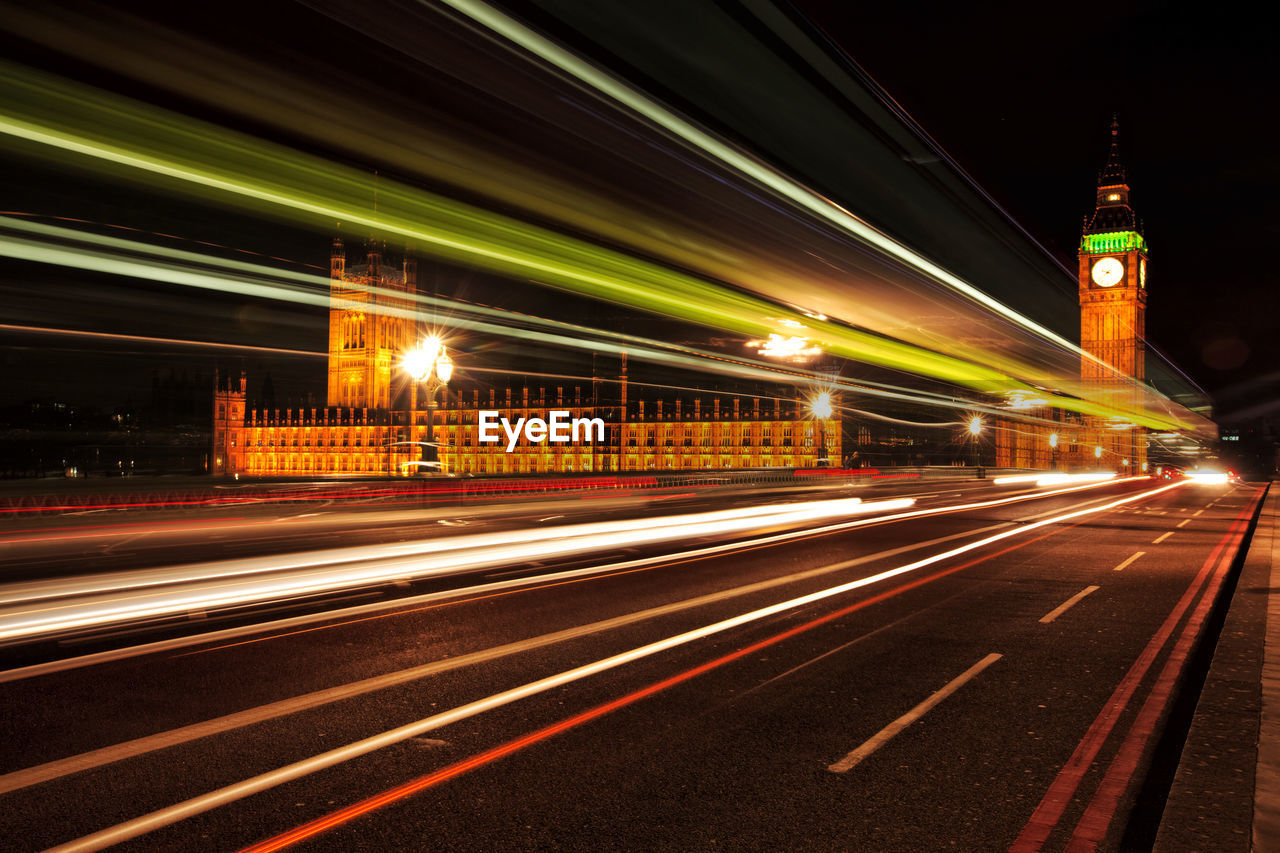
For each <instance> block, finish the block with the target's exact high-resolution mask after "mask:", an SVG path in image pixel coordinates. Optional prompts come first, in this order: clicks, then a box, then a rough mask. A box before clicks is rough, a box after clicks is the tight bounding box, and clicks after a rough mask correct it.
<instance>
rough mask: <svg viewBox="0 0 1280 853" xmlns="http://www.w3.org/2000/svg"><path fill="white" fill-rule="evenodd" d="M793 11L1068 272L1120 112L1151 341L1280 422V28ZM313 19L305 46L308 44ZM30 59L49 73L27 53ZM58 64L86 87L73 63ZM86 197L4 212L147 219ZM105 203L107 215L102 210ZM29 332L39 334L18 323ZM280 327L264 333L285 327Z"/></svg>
mask: <svg viewBox="0 0 1280 853" xmlns="http://www.w3.org/2000/svg"><path fill="white" fill-rule="evenodd" d="M512 5H513V6H518V5H519V4H512ZM730 5H732V4H730ZM131 8H134V10H135V11H139V10H141V9H143V8H144V7H143V6H138V7H131ZM793 8H795V9H798V10H799V11H800V13H802V14H803V15H804V16H806V17H807V18H808V20H809V21H810V22H811V23H812V24H813V25H814V26H816V27H817V28H819V29H820V30H821V31H822V32H825V33H826V35H827V36H829V38H830V39H831V40H832V41H833V42H834V43H835V44H837V45H839V46H840V47H841V48H843V49H844V50H845V51H846V52H847V53H848V54H849V55H850V56H851V57H852V58H853V59H854V60H855V61H856V62H857V63H858V64H859V65H861V67H862V68H864V69H865V70H866V71H867V72H869V73H870V75H871V76H872V77H873V78H874V79H875V80H877V81H878V82H879V83H880V84H881V85H882V86H883V87H885V89H886V90H887V91H888V92H889V93H890V94H891V95H892V97H894V98H895V99H896V100H897V101H898V102H899V103H900V104H901V105H902V106H903V107H905V108H906V110H907V111H908V112H909V113H910V114H911V115H912V117H913V118H914V119H915V120H916V122H918V123H919V124H920V125H921V126H922V127H923V128H924V129H925V130H926V131H928V132H929V133H930V134H932V135H933V136H934V138H935V139H936V140H937V141H938V142H939V143H940V144H941V145H942V147H943V148H944V149H946V151H947V152H948V153H949V154H950V155H951V156H952V157H953V158H954V160H955V161H956V162H958V163H959V164H960V165H961V166H962V167H963V168H964V169H966V170H967V171H968V172H969V173H970V174H971V175H972V176H973V177H974V178H975V179H976V180H977V182H978V183H979V184H981V185H982V187H983V188H984V189H985V190H986V191H987V192H989V193H990V194H991V195H992V196H993V197H994V198H996V199H997V200H998V201H999V202H1000V203H1001V204H1002V205H1003V206H1004V208H1005V209H1006V210H1007V211H1008V212H1009V213H1010V214H1011V215H1012V216H1013V217H1014V218H1015V219H1017V220H1018V221H1019V222H1020V223H1021V224H1022V225H1024V226H1025V227H1026V228H1027V229H1028V230H1029V231H1030V233H1031V234H1032V235H1033V236H1035V237H1036V238H1037V239H1038V240H1039V241H1040V242H1042V243H1043V244H1044V245H1046V246H1047V247H1048V248H1049V249H1050V250H1051V251H1053V252H1054V253H1055V254H1056V255H1057V256H1058V258H1059V259H1060V260H1062V261H1063V262H1064V263H1066V264H1067V265H1068V267H1070V268H1074V266H1075V249H1076V246H1077V243H1078V239H1079V231H1080V221H1081V217H1082V216H1084V215H1085V214H1087V213H1089V212H1090V210H1091V207H1092V202H1093V187H1094V185H1095V183H1096V172H1097V169H1098V168H1099V167H1100V166H1101V165H1102V162H1103V160H1104V158H1105V154H1106V145H1107V141H1108V137H1107V125H1108V123H1109V121H1110V117H1111V114H1112V113H1113V112H1115V113H1118V114H1119V118H1120V123H1121V150H1122V155H1123V158H1124V160H1125V163H1126V165H1127V166H1128V168H1129V175H1130V182H1131V184H1132V186H1133V193H1134V205H1135V208H1136V210H1137V212H1138V214H1139V216H1140V217H1141V218H1142V219H1143V220H1144V221H1145V233H1146V236H1147V239H1148V241H1149V244H1150V246H1151V278H1150V286H1149V292H1150V294H1151V302H1150V306H1149V311H1148V337H1149V339H1150V341H1151V342H1152V343H1153V344H1154V345H1155V346H1156V347H1158V348H1159V349H1161V350H1163V351H1164V352H1166V353H1167V354H1168V355H1169V356H1170V357H1171V359H1172V360H1173V361H1174V362H1175V363H1177V364H1178V365H1180V366H1181V367H1182V368H1183V369H1185V370H1186V371H1187V372H1188V373H1189V374H1190V375H1191V376H1192V377H1193V378H1194V379H1195V380H1196V381H1198V382H1199V383H1200V384H1202V385H1203V386H1204V387H1205V388H1206V389H1208V390H1210V391H1211V392H1214V393H1215V396H1216V397H1217V398H1218V402H1219V407H1218V408H1219V413H1220V414H1230V413H1231V412H1233V411H1240V410H1242V409H1245V410H1248V409H1253V408H1257V407H1259V406H1261V407H1262V408H1264V409H1265V408H1267V407H1268V406H1280V341H1277V340H1276V338H1277V336H1276V334H1275V332H1274V329H1275V317H1276V316H1277V308H1278V307H1280V306H1278V305H1277V302H1278V301H1280V299H1278V297H1277V296H1276V292H1277V281H1276V274H1275V272H1274V271H1273V269H1272V267H1271V266H1270V264H1269V263H1268V258H1267V247H1268V246H1269V245H1270V244H1271V243H1272V242H1273V238H1274V237H1275V235H1276V233H1277V231H1278V230H1280V215H1278V212H1277V206H1276V202H1275V201H1274V197H1275V189H1276V186H1277V183H1280V158H1278V156H1277V154H1276V153H1275V138H1276V136H1275V133H1273V130H1275V128H1274V127H1273V126H1274V125H1275V124H1276V122H1275V119H1274V118H1273V108H1272V101H1273V100H1274V94H1275V92H1276V88H1277V86H1276V84H1277V82H1280V81H1278V80H1277V69H1276V63H1275V61H1274V59H1272V50H1271V46H1270V44H1269V43H1268V32H1269V31H1268V30H1267V29H1266V28H1265V27H1263V26H1261V24H1260V23H1251V22H1250V21H1248V20H1247V19H1241V18H1240V17H1238V16H1234V17H1233V16H1227V15H1209V14H1206V13H1205V9H1204V7H1196V6H1185V5H1182V4H1145V5H1143V4H1123V3H1107V4H1102V3H1098V4H1083V5H1082V4H1075V5H1070V6H1068V5H1057V4H1055V6H1054V10H1053V13H1052V14H1049V13H1046V12H1043V11H1040V8H1041V7H1040V6H1039V5H1029V4H1024V3H1000V4H983V5H981V6H980V7H977V6H975V5H974V4H963V5H962V4H919V3H916V4H904V3H879V4H874V5H871V4H852V3H848V2H844V0H794V4H793ZM157 9H158V10H161V11H163V14H161V13H160V11H157V12H156V15H155V16H156V17H159V18H161V19H166V22H167V23H170V24H171V25H175V26H179V27H180V28H182V29H186V30H187V31H189V32H192V33H198V34H200V36H201V37H205V38H209V39H211V40H213V41H215V42H223V43H231V44H235V45H238V46H240V47H241V48H242V49H245V50H248V49H249V48H251V47H253V46H254V45H258V46H259V47H261V48H262V55H264V56H271V57H272V58H273V59H284V60H290V59H292V61H295V62H298V63H305V62H312V61H317V60H315V48H316V47H317V45H321V46H323V47H324V48H325V49H323V50H321V51H319V55H321V56H325V57H328V56H342V57H343V59H344V63H347V64H349V63H350V62H351V61H354V60H353V59H352V57H351V56H350V54H349V53H344V51H342V50H331V49H330V48H332V47H333V45H335V44H345V45H346V46H347V49H348V50H350V48H351V47H352V45H353V44H354V42H352V41H351V39H350V35H349V34H348V33H346V32H344V31H343V30H342V29H341V28H340V27H337V25H336V24H333V23H332V22H330V21H327V20H325V19H324V18H323V17H322V16H320V15H317V14H316V13H315V12H311V11H308V10H306V9H305V8H303V7H301V6H297V5H294V4H286V3H280V4H275V3H267V4H266V5H265V6H264V7H263V9H262V12H263V14H262V15H261V16H259V18H258V19H259V20H260V21H261V22H263V26H262V27H260V28H251V29H248V30H246V29H244V27H243V26H242V25H241V23H240V20H241V19H240V18H237V17H236V16H228V15H225V14H223V13H222V12H221V11H219V10H217V9H215V8H213V7H210V8H209V9H207V10H203V11H202V12H201V11H200V10H195V11H191V10H188V11H190V13H191V14H192V15H195V16H196V18H199V20H185V18H186V17H187V15H188V12H182V13H181V15H180V17H182V18H184V20H180V21H179V20H173V16H174V15H178V14H179V13H178V12H175V11H174V7H167V8H166V7H157ZM1028 9H1033V10H1035V11H1033V12H1030V13H1029V12H1028ZM139 13H140V14H148V13H145V12H139ZM304 18H305V19H306V21H307V26H306V27H305V28H304V29H305V32H304V31H301V30H299V28H298V27H297V26H295V24H296V23H297V22H298V21H299V20H301V19H304ZM246 46H248V47H246ZM8 47H9V48H10V49H13V48H14V44H13V43H10V44H9V45H8ZM371 55H372V56H374V57H375V58H376V59H377V60H378V61H377V62H375V63H374V66H378V64H379V63H382V62H391V60H392V57H389V56H382V55H381V54H378V53H376V52H375V53H374V54H371ZM16 58H18V59H20V60H23V61H33V60H40V59H45V60H49V57H42V56H40V55H39V54H38V52H37V53H36V54H32V53H31V52H30V51H29V50H25V49H24V50H22V51H18V56H17V57H16ZM368 59H369V57H368V56H366V55H365V54H363V53H362V54H361V58H360V62H359V65H358V67H359V70H360V72H361V73H362V74H365V75H372V76H374V77H389V78H390V77H395V76H396V74H399V71H398V70H396V72H395V74H392V73H391V72H387V73H385V74H384V73H382V72H381V71H380V70H379V68H378V67H371V66H370V65H369V64H368V62H367V61H366V60H368ZM36 64H45V63H43V62H39V61H37V62H36ZM48 64H54V63H53V62H52V60H50V61H49V62H48ZM392 64H394V63H392ZM56 65H57V67H58V70H59V71H60V72H61V73H71V74H72V75H73V76H76V72H77V69H75V68H74V67H68V66H67V63H66V62H65V58H59V59H58V61H57V63H56ZM344 67H345V66H344ZM348 70H350V71H352V72H353V73H354V70H355V69H353V68H349V69H348ZM79 76H82V77H84V78H86V79H92V80H93V82H95V83H96V84H108V83H114V84H116V85H117V86H119V85H120V83H121V81H118V80H111V79H103V78H102V77H101V74H100V72H98V71H97V70H96V69H90V68H85V69H79ZM348 82H349V81H348ZM123 88H124V89H125V91H130V90H129V87H123ZM131 93H133V92H131ZM134 94H143V93H134ZM145 94H147V95H155V94H156V93H153V92H151V93H145ZM159 100H161V102H162V103H163V102H164V99H163V98H161V99H159ZM188 106H189V105H188ZM209 117H211V118H215V120H216V118H217V116H209ZM286 141H287V140H286ZM27 167H28V168H30V164H27ZM87 186H93V182H90V181H86V180H85V179H84V177H83V176H72V175H68V176H55V177H54V178H53V179H51V178H50V176H48V175H41V176H40V177H39V179H38V180H32V181H28V182H25V183H21V184H20V185H18V186H16V187H14V186H11V187H10V190H11V192H10V193H9V202H8V205H9V206H10V208H11V209H20V210H36V209H39V210H42V211H44V212H46V213H52V212H57V211H63V212H67V211H71V210H72V209H74V212H75V213H76V214H77V215H86V216H89V217H90V218H94V219H99V218H100V219H103V220H108V219H109V217H110V215H111V211H112V210H113V209H114V210H119V209H136V210H142V209H145V208H147V207H148V204H143V203H139V204H130V203H129V200H128V192H127V191H126V192H125V193H124V195H121V194H120V190H118V189H116V190H113V191H111V192H109V193H108V192H104V191H102V188H101V187H96V188H95V189H94V191H92V192H86V189H85V188H86V187H87ZM73 196H78V198H76V199H73V198H72V197H73ZM64 202H65V203H64ZM98 203H101V205H102V206H103V207H104V211H103V212H96V211H95V209H93V205H94V204H98ZM86 205H88V208H86ZM149 205H150V208H151V209H152V211H153V212H154V213H155V215H156V216H158V217H160V219H161V220H162V222H163V226H164V228H165V230H172V231H175V232H176V233H181V234H195V233H199V234H200V236H201V237H202V238H204V239H212V240H214V241H225V242H227V243H228V244H231V245H235V246H237V247H240V248H249V249H253V250H257V251H263V252H268V253H271V254H277V255H280V254H282V255H284V256H285V257H293V258H298V259H302V260H306V261H307V262H309V263H314V262H316V261H317V260H318V261H319V262H320V263H323V256H322V254H320V253H314V255H313V252H314V249H315V247H314V245H313V243H314V235H308V234H303V233H301V232H295V231H291V230H290V229H287V228H283V227H273V228H271V229H269V231H268V230H257V231H254V232H253V233H248V234H246V233H236V229H235V228H230V227H228V228H227V229H226V233H223V232H222V231H219V230H217V228H219V227H222V226H226V225H227V224H228V223H229V222H231V221H232V220H225V221H224V220H222V219H220V218H219V217H203V216H202V217H200V218H199V221H196V220H195V219H194V218H193V219H192V221H185V220H184V219H183V214H182V210H183V208H182V206H181V205H173V206H169V205H164V204H161V205H160V206H159V207H157V206H156V204H155V201H154V200H152V201H151V202H149ZM202 223H203V224H202ZM130 224H134V225H137V226H141V227H144V228H146V227H154V228H159V227H160V226H159V225H157V224H155V223H152V222H145V221H132V220H131V223H130ZM211 226H216V227H215V228H214V231H213V232H210V231H209V229H210V227H211ZM202 229H203V230H202ZM24 286H25V285H24ZM10 307H11V308H14V309H16V308H17V307H18V306H12V305H11V306H10ZM71 310H72V312H74V306H71ZM84 310H86V311H88V310H90V308H89V306H87V305H86V306H85V308H84ZM10 313H13V312H12V311H11V312H10ZM33 316H34V315H33ZM14 319H16V320H17V321H22V322H26V321H27V320H28V319H29V318H27V317H24V316H21V315H20V312H19V314H16V315H14ZM278 319H279V318H275V319H271V320H270V321H268V320H263V322H266V323H267V324H268V325H271V326H272V327H273V328H277V327H279V323H278V322H277V320H278ZM68 320H69V321H71V320H74V317H70V318H68ZM234 320H235V322H237V323H240V322H242V321H244V318H243V317H240V316H238V315H237V316H236V317H235V318H234ZM321 320H322V318H321ZM86 322H87V321H86ZM73 325H74V324H73ZM81 325H83V324H81ZM205 331H207V332H209V334H207V335H206V337H208V338H210V339H231V338H232V337H233V335H232V331H234V330H231V329H228V330H227V334H226V335H225V336H224V335H222V334H218V332H219V331H220V330H218V329H214V328H210V329H208V330H205ZM312 331H314V330H312ZM301 339H302V338H301V337H300V338H299V340H301ZM288 343H289V344H291V345H299V344H298V343H297V342H296V341H292V340H291V341H289V342H288ZM26 352H28V353H33V352H35V351H34V350H28V351H26ZM142 357H143V358H144V359H145V358H147V357H148V356H147V355H146V354H144V355H143V356H142ZM6 358H7V359H8V360H7V361H6V364H5V366H6V367H7V368H8V369H9V370H8V371H7V372H14V368H15V367H20V368H22V370H19V371H17V372H19V373H21V372H23V371H25V370H28V369H30V367H31V364H32V363H34V362H35V361H37V360H38V359H36V358H35V357H34V356H33V357H31V358H28V357H27V356H24V355H23V354H22V353H20V352H17V351H11V352H10V353H9V354H8V355H7V356H6ZM14 359H16V361H15V360H14ZM179 360H180V359H175V361H179ZM300 369H306V370H311V369H314V368H312V367H310V365H300ZM139 375H140V376H141V375H144V374H143V373H139ZM85 381H86V382H90V383H92V382H95V381H96V380H93V379H91V378H90V377H88V376H86V377H85ZM1273 413H1275V410H1273Z"/></svg>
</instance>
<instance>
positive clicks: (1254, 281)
mask: <svg viewBox="0 0 1280 853" xmlns="http://www.w3.org/2000/svg"><path fill="white" fill-rule="evenodd" d="M795 6H796V7H797V8H799V9H800V10H801V11H802V12H803V13H804V14H805V15H806V17H808V18H809V20H810V21H812V22H813V23H814V24H815V25H816V26H818V27H819V28H821V29H822V30H823V31H824V32H825V33H826V34H827V35H828V36H829V37H830V38H831V39H832V41H834V42H835V43H836V44H838V45H839V46H840V47H841V48H843V49H844V50H845V51H846V52H847V53H848V54H849V55H850V56H851V57H852V58H853V59H854V60H855V61H856V62H857V63H858V64H859V65H861V66H862V67H863V68H864V69H865V70H866V71H867V72H868V73H869V74H870V75H871V76H872V77H873V78H874V79H875V80H876V81H877V82H879V83H880V84H881V85H882V86H883V87H884V88H885V89H887V90H888V91H889V93H890V94H891V95H892V96H893V97H894V98H895V99H896V100H897V101H898V102H899V103H900V104H901V105H902V106H903V107H905V108H906V110H907V111H908V112H909V113H910V114H911V115H912V116H913V118H914V119H915V120H916V121H917V122H918V123H920V124H921V125H922V126H923V127H924V128H925V130H927V131H928V132H929V133H930V134H931V135H932V136H933V137H934V138H935V139H936V140H937V141H938V142H939V143H940V144H941V145H942V147H943V148H944V149H946V150H947V152H948V153H949V154H950V155H951V156H952V157H953V158H954V159H955V160H956V161H957V162H959V164H960V165H961V166H962V167H964V168H965V169H966V170H967V171H968V172H969V173H970V174H971V175H972V176H973V177H974V178H975V179H976V180H977V181H978V182H979V183H980V184H981V185H982V186H983V187H984V188H985V189H986V190H987V191H988V192H989V193H990V194H991V195H992V196H994V197H995V198H996V199H997V200H998V201H999V202H1000V203H1001V204H1002V205H1003V206H1004V207H1005V209H1006V210H1007V211H1008V212H1009V213H1011V214H1012V215H1013V216H1014V217H1015V218H1016V219H1018V220H1019V221H1020V222H1021V223H1022V224H1023V225H1024V226H1025V227H1026V228H1027V229H1028V230H1029V231H1031V233H1032V234H1034V235H1035V236H1036V237H1037V238H1038V239H1039V240H1040V241H1041V242H1042V243H1044V244H1045V245H1046V246H1048V247H1049V248H1050V249H1051V250H1053V251H1055V252H1056V253H1057V254H1058V255H1059V256H1060V257H1061V258H1062V259H1063V260H1064V261H1066V262H1067V263H1068V265H1069V266H1070V267H1072V268H1074V266H1075V250H1076V246H1077V244H1078V241H1079V235H1080V218H1081V217H1082V216H1083V215H1084V214H1086V213H1089V212H1090V211H1091V209H1092V205H1093V188H1094V186H1095V185H1096V174H1097V170H1098V169H1099V168H1100V167H1101V165H1102V163H1103V161H1104V159H1105V157H1106V151H1107V144H1108V130H1107V125H1108V123H1109V122H1110V118H1111V115H1112V113H1113V112H1114V113H1118V115H1119V120H1120V127H1121V136H1120V142H1121V153H1122V156H1123V159H1124V161H1125V164H1126V166H1127V167H1128V169H1129V180H1130V184H1131V186H1132V188H1133V199H1134V207H1135V210H1136V212H1137V213H1138V215H1139V217H1140V218H1141V219H1143V220H1144V221H1145V224H1146V237H1147V240H1148V243H1149V245H1150V247H1151V262H1150V263H1151V279H1150V284H1149V292H1150V300H1151V301H1150V303H1149V306H1148V316H1147V336H1148V339H1149V340H1150V341H1151V342H1152V343H1153V344H1154V345H1155V346H1156V347H1158V348H1160V349H1161V350H1163V351H1164V352H1166V353H1167V354H1168V355H1169V356H1170V357H1171V358H1172V360H1173V361H1174V362H1175V363H1177V364H1178V365H1179V366H1181V367H1182V368H1183V369H1184V370H1186V371H1187V372H1188V373H1189V374H1190V375H1191V376H1192V377H1193V378H1194V379H1195V380H1197V381H1198V382H1199V383H1200V384H1201V385H1202V386H1204V387H1205V388H1206V389H1207V390H1209V391H1210V392H1212V393H1213V394H1214V396H1215V397H1216V398H1217V401H1218V407H1217V408H1218V412H1219V414H1220V415H1227V416H1229V415H1230V414H1231V413H1232V412H1233V411H1239V410H1241V409H1252V408H1256V407H1258V406H1268V407H1270V411H1271V413H1272V414H1277V413H1280V405H1278V404H1280V375H1278V374H1280V341H1278V340H1277V338H1278V337H1280V335H1277V332H1278V331H1280V329H1277V316H1278V309H1280V295H1278V293H1280V276H1277V273H1276V271H1275V266H1274V262H1273V261H1272V260H1271V258H1270V257H1269V255H1270V251H1269V248H1270V247H1271V246H1273V245H1275V242H1276V237H1277V235H1278V234H1280V207H1278V206H1277V202H1276V190H1277V188H1278V185H1280V154H1278V153H1277V144H1276V143H1277V131H1280V126H1278V122H1277V119H1276V112H1275V109H1274V103H1275V98H1276V95H1277V92H1278V91H1280V73H1278V71H1277V60H1276V56H1277V54H1276V51H1275V49H1274V44H1273V43H1272V37H1273V35H1274V28H1272V27H1268V26H1265V25H1264V24H1263V23H1262V22H1261V21H1258V20H1251V18H1250V14H1249V13H1244V14H1225V13H1219V12H1218V11H1215V10H1214V9H1212V8H1210V7H1206V6H1204V5H1203V4H1191V3H1123V2H1109V3H1072V4H1065V3H1062V4H1057V3H1055V4H1027V3H1013V2H1004V3H983V4H943V3H938V4H929V3H923V4H922V3H876V4H864V3H858V4H851V3H847V2H841V0H796V2H795ZM1238 8H1239V10H1240V11H1242V12H1243V11H1244V10H1246V9H1248V10H1253V9H1258V10H1260V9H1261V7H1243V6H1242V7H1238Z"/></svg>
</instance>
